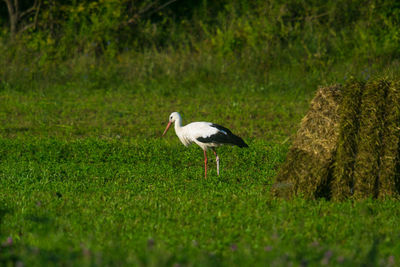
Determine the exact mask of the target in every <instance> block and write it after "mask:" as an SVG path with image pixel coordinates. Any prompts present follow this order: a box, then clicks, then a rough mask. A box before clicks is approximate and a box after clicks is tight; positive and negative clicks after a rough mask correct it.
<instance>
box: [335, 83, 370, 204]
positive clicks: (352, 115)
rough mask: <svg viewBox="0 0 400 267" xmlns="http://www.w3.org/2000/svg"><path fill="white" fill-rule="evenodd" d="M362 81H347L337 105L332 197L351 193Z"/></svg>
mask: <svg viewBox="0 0 400 267" xmlns="http://www.w3.org/2000/svg"><path fill="white" fill-rule="evenodd" d="M363 88H364V83H362V82H359V81H357V80H351V81H349V82H348V83H347V84H346V85H345V86H344V87H343V89H342V95H343V97H342V103H341V104H340V107H339V110H338V111H339V114H340V123H339V124H340V126H339V127H340V129H339V132H340V133H339V138H338V145H337V151H336V154H335V161H334V166H333V174H332V176H333V179H332V184H331V186H332V198H333V199H335V200H343V199H346V198H348V197H350V196H351V195H352V191H353V186H354V182H353V171H354V162H355V155H356V151H357V143H356V136H357V133H358V130H359V114H360V106H361V96H362V91H363Z"/></svg>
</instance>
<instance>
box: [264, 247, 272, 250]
mask: <svg viewBox="0 0 400 267" xmlns="http://www.w3.org/2000/svg"><path fill="white" fill-rule="evenodd" d="M271 250H272V247H271V246H265V247H264V251H271Z"/></svg>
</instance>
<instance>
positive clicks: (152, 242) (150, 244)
mask: <svg viewBox="0 0 400 267" xmlns="http://www.w3.org/2000/svg"><path fill="white" fill-rule="evenodd" d="M154 244H155V242H154V239H153V238H149V239H148V240H147V247H148V248H153V247H154Z"/></svg>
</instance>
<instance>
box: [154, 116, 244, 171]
mask: <svg viewBox="0 0 400 267" xmlns="http://www.w3.org/2000/svg"><path fill="white" fill-rule="evenodd" d="M174 122H175V133H176V135H177V136H178V137H179V140H181V142H182V144H184V145H185V146H188V145H190V144H191V143H196V144H197V145H198V146H200V147H201V148H202V149H203V151H204V170H205V174H204V177H205V178H207V150H208V149H209V148H211V149H212V151H213V152H214V155H215V157H216V161H217V173H218V175H219V157H218V155H217V152H216V151H215V148H216V147H219V146H222V145H226V144H230V145H236V146H238V147H249V146H248V145H247V144H246V143H245V142H244V141H243V139H242V138H240V137H239V136H237V135H234V134H233V133H232V132H231V131H230V130H229V129H227V128H225V127H223V126H221V125H218V124H215V123H211V122H204V121H201V122H192V123H189V124H188V125H185V126H182V117H181V115H180V114H179V113H178V112H172V113H171V115H170V116H169V122H168V125H167V127H166V128H165V131H164V133H163V134H162V136H164V135H165V134H166V133H167V131H168V129H169V127H170V126H171V124H172V123H174Z"/></svg>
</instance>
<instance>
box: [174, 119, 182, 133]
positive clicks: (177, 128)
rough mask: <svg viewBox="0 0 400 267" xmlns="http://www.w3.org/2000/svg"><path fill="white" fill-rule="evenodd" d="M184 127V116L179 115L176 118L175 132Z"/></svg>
mask: <svg viewBox="0 0 400 267" xmlns="http://www.w3.org/2000/svg"><path fill="white" fill-rule="evenodd" d="M181 128H182V118H181V117H180V116H179V117H178V118H177V119H176V120H175V133H178V132H179V131H180V130H181Z"/></svg>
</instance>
